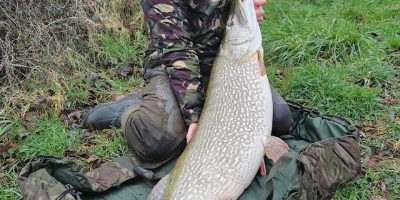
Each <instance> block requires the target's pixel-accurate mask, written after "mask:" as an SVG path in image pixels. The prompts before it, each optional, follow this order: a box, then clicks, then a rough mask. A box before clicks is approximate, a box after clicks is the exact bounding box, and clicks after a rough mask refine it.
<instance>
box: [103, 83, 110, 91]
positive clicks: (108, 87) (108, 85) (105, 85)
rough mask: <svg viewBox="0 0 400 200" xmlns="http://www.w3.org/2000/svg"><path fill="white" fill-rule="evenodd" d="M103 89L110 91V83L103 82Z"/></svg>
mask: <svg viewBox="0 0 400 200" xmlns="http://www.w3.org/2000/svg"><path fill="white" fill-rule="evenodd" d="M103 87H104V89H106V90H110V89H111V88H112V85H111V83H109V82H104V84H103Z"/></svg>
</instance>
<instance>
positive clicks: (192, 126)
mask: <svg viewBox="0 0 400 200" xmlns="http://www.w3.org/2000/svg"><path fill="white" fill-rule="evenodd" d="M196 128H197V123H192V124H190V125H189V129H188V132H187V134H186V143H189V141H190V140H191V139H192V137H193V136H194V134H195V133H196Z"/></svg>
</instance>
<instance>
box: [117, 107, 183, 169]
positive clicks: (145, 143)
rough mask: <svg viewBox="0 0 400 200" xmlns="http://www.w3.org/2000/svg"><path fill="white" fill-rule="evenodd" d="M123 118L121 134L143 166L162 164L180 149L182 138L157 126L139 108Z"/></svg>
mask: <svg viewBox="0 0 400 200" xmlns="http://www.w3.org/2000/svg"><path fill="white" fill-rule="evenodd" d="M123 120H124V121H122V123H123V125H122V126H123V135H124V137H125V138H126V141H127V143H128V146H129V147H130V148H131V149H132V150H133V151H134V153H135V154H136V156H137V158H138V159H139V160H140V161H141V162H142V164H143V166H145V167H146V166H147V165H148V164H150V165H152V166H153V165H154V164H155V165H158V164H162V163H164V162H165V161H167V160H169V159H170V158H172V157H173V156H175V155H176V154H177V153H178V152H179V151H181V150H182V147H183V145H184V140H183V139H181V138H177V137H174V135H173V134H171V133H169V132H168V131H167V130H165V129H163V128H161V127H159V126H158V125H157V124H156V123H154V122H153V120H152V119H149V118H148V117H147V116H146V115H143V113H141V111H140V109H139V108H137V109H136V110H133V112H132V110H131V113H130V115H129V116H127V117H124V116H123ZM154 167H156V166H154Z"/></svg>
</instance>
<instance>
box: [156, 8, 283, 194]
mask: <svg viewBox="0 0 400 200" xmlns="http://www.w3.org/2000/svg"><path fill="white" fill-rule="evenodd" d="M271 129H272V97H271V90H270V86H269V82H268V78H267V76H266V72H265V68H264V64H263V50H262V46H261V32H260V27H259V26H258V23H257V19H256V14H255V11H254V7H253V0H243V2H242V1H241V0H234V2H233V3H232V10H231V14H230V17H229V21H228V25H227V27H226V30H225V34H224V38H223V41H222V44H221V46H220V49H219V53H218V55H217V57H216V60H215V61H214V66H213V68H212V74H211V77H210V82H209V88H208V91H207V95H206V101H205V105H204V108H203V112H202V115H201V118H200V121H199V124H198V127H197V131H196V134H195V136H194V137H193V138H192V140H191V141H190V143H189V144H188V145H187V146H186V148H185V150H184V152H183V153H182V155H181V156H180V157H179V159H178V161H177V162H176V165H175V167H174V169H173V170H172V171H171V173H170V174H169V175H167V176H166V177H164V178H163V179H161V180H160V181H159V183H157V185H156V186H155V187H154V189H153V190H152V192H151V194H150V196H149V199H188V200H197V199H237V198H238V197H239V196H240V195H241V194H242V193H243V191H244V190H245V189H246V188H247V187H248V186H249V184H250V183H251V181H252V180H253V179H254V177H255V175H256V173H257V171H258V169H259V167H260V164H261V163H262V164H261V165H263V164H264V162H263V157H264V153H266V155H267V156H268V158H270V159H272V160H273V161H276V160H277V159H278V158H279V157H280V156H281V155H282V154H284V153H286V152H287V145H286V144H285V143H284V142H283V141H282V140H281V139H279V138H277V137H273V136H271ZM264 167H265V166H264Z"/></svg>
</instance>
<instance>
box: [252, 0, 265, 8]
mask: <svg viewBox="0 0 400 200" xmlns="http://www.w3.org/2000/svg"><path fill="white" fill-rule="evenodd" d="M253 3H254V7H261V6H264V5H265V3H266V1H265V0H254V1H253Z"/></svg>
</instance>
